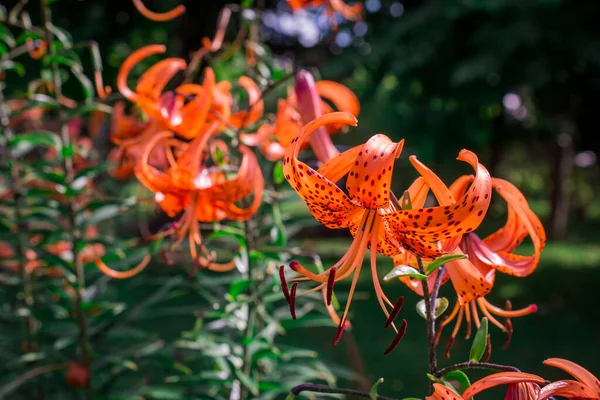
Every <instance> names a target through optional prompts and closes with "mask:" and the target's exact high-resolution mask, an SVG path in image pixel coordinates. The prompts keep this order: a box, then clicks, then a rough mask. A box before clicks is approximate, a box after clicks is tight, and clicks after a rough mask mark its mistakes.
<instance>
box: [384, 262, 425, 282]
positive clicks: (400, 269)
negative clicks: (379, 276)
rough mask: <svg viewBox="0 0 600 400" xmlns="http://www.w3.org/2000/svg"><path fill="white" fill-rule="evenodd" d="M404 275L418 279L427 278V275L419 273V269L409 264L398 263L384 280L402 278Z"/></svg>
mask: <svg viewBox="0 0 600 400" xmlns="http://www.w3.org/2000/svg"><path fill="white" fill-rule="evenodd" d="M403 276H408V277H411V278H416V279H420V280H423V279H427V275H423V274H421V273H419V271H417V270H416V269H414V268H413V267H409V266H408V265H398V266H397V267H394V269H393V270H391V271H390V272H388V273H387V274H386V275H385V276H384V277H383V280H384V281H386V282H387V281H389V280H391V279H394V278H400V277H403Z"/></svg>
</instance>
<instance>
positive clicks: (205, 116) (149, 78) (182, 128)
mask: <svg viewBox="0 0 600 400" xmlns="http://www.w3.org/2000/svg"><path fill="white" fill-rule="evenodd" d="M165 51H166V48H165V46H162V45H149V46H145V47H142V48H141V49H138V50H137V51H135V52H133V53H132V54H131V55H130V56H129V57H128V58H127V59H126V60H125V61H124V62H123V65H122V66H121V69H120V70H119V75H118V78H117V86H118V88H119V91H120V92H121V93H122V94H123V96H125V97H126V98H127V99H129V100H130V101H132V102H135V103H136V104H138V105H139V106H140V108H141V109H142V110H143V111H144V112H145V113H146V114H148V116H149V117H150V118H151V119H154V120H157V121H162V122H163V123H164V125H165V126H166V128H167V129H170V130H172V131H174V132H176V133H177V134H178V135H179V136H181V137H184V138H186V139H193V138H195V137H196V136H197V135H198V134H199V133H200V132H201V131H202V130H203V129H204V128H205V127H206V126H207V125H208V124H209V123H211V122H212V121H214V120H220V121H221V122H222V123H223V125H222V126H223V127H224V128H225V127H233V128H234V129H241V128H244V127H246V126H248V125H251V124H254V123H256V122H257V121H258V120H259V119H260V118H261V117H262V114H263V108H264V104H263V101H262V98H261V92H260V89H259V88H258V86H257V85H256V83H255V82H254V81H253V80H252V79H250V78H248V77H246V76H242V77H240V79H239V80H238V83H239V85H240V86H241V87H242V88H243V89H244V90H245V91H246V92H247V93H248V98H249V103H250V109H249V110H248V111H239V112H236V113H233V114H232V112H231V107H232V102H233V97H232V95H231V93H230V90H231V83H229V82H227V81H221V82H219V83H217V82H216V78H215V74H214V72H213V70H212V69H211V68H206V69H205V73H204V82H203V84H202V85H198V84H193V83H187V84H183V85H180V86H178V87H177V88H176V89H175V90H173V91H166V92H164V89H165V86H166V85H167V84H168V83H169V81H170V80H171V79H172V78H173V77H174V76H175V74H176V73H177V72H178V71H181V70H185V69H186V68H187V64H186V62H185V61H184V60H183V59H180V58H167V59H164V60H162V61H159V62H158V63H156V64H154V65H153V66H152V67H150V68H149V69H148V70H147V71H146V72H144V73H143V74H142V76H141V77H140V79H139V80H138V84H137V86H136V89H135V91H133V90H131V89H130V88H129V87H128V86H127V77H128V76H129V72H130V71H131V69H132V68H133V67H134V66H135V65H136V64H137V63H139V62H140V61H141V60H142V59H144V58H146V57H148V56H150V55H154V54H160V53H164V52H165Z"/></svg>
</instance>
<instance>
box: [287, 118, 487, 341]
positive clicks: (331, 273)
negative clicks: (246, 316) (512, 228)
mask: <svg viewBox="0 0 600 400" xmlns="http://www.w3.org/2000/svg"><path fill="white" fill-rule="evenodd" d="M329 123H343V124H347V125H356V118H355V117H354V116H352V115H351V114H349V113H340V112H338V113H330V114H326V115H323V116H321V117H319V118H317V119H315V120H314V121H312V122H310V123H309V124H307V125H306V126H305V127H304V128H303V129H302V131H301V133H300V135H299V136H298V137H296V138H295V139H293V140H292V144H291V145H290V146H289V147H288V148H287V150H286V154H285V157H284V160H283V171H284V175H285V178H286V179H287V180H288V182H289V183H290V184H291V185H292V187H293V188H294V190H295V191H296V192H297V193H298V194H299V195H300V197H302V199H303V200H304V201H305V202H306V204H307V205H308V207H309V209H310V211H311V213H312V215H313V216H314V217H315V218H316V219H317V220H318V221H319V222H320V223H322V224H323V225H325V226H327V227H328V228H332V229H340V228H349V229H350V232H351V234H352V236H353V237H354V241H353V242H352V245H351V246H350V248H349V249H348V252H347V253H346V254H345V255H344V257H342V259H341V260H340V261H339V262H338V263H336V264H335V265H334V266H333V267H331V268H329V269H328V270H326V271H325V272H323V273H320V274H315V273H312V272H310V271H308V270H307V269H306V268H304V267H303V266H302V265H300V263H298V262H295V261H294V262H292V263H291V264H290V267H291V268H292V269H293V270H294V271H296V272H298V273H300V274H301V275H302V277H301V278H295V279H293V281H294V282H295V283H294V286H292V291H291V293H288V292H287V284H286V283H285V276H284V275H283V274H282V275H281V278H282V284H283V287H284V293H285V294H286V298H287V299H288V302H290V308H291V310H292V316H294V304H295V290H296V289H295V288H296V285H297V281H305V280H312V281H315V282H317V283H319V285H318V286H316V287H315V288H313V289H310V290H308V291H307V292H304V293H302V294H306V293H311V292H314V291H316V290H321V289H324V288H326V290H327V296H326V297H327V299H328V301H327V302H326V303H327V304H328V305H329V304H330V303H331V293H332V290H333V285H334V283H335V282H336V281H339V280H341V279H345V278H347V277H349V276H350V275H354V276H353V279H352V285H351V288H350V294H349V297H348V301H347V303H346V307H345V310H344V313H343V315H342V317H341V319H340V323H339V326H338V333H337V335H336V338H335V340H334V344H336V343H337V342H338V341H339V339H340V337H341V334H342V333H343V330H344V328H345V327H346V319H347V314H348V310H349V307H350V304H351V301H352V296H353V294H354V290H355V288H356V284H357V282H358V276H359V274H360V270H361V268H362V262H363V259H364V255H365V253H366V250H367V248H369V247H370V248H371V270H372V275H373V284H374V286H375V293H376V295H377V299H378V301H379V304H380V306H381V308H382V310H383V312H384V314H385V315H386V316H387V317H388V321H387V322H386V325H391V324H392V320H393V319H394V318H395V316H396V315H397V312H398V311H399V305H398V304H399V303H401V301H400V302H397V303H396V305H394V304H393V303H392V302H390V301H389V299H388V298H387V297H386V296H385V294H384V293H383V290H382V288H381V285H380V284H379V279H378V276H377V270H376V264H375V256H376V254H377V253H378V252H379V253H382V254H384V255H387V256H393V255H396V254H398V253H399V252H401V251H404V250H409V251H412V252H415V253H417V254H419V255H420V256H422V257H429V258H433V257H437V256H439V255H441V254H444V253H446V252H448V251H452V250H453V248H450V247H449V246H447V245H445V243H448V244H451V243H454V246H456V245H458V242H456V241H455V240H453V238H454V237H456V236H459V235H460V234H461V231H471V230H473V229H475V228H476V227H477V226H479V224H480V222H481V220H482V219H483V213H485V211H486V210H487V207H488V206H489V194H490V192H491V182H490V177H489V174H488V172H487V170H486V169H485V168H484V167H483V166H482V165H481V164H479V163H478V161H477V157H476V156H475V155H474V154H473V153H471V152H469V151H467V150H463V152H461V154H460V156H459V159H460V160H464V161H466V162H468V163H469V164H470V165H471V166H472V167H473V168H474V169H475V170H476V171H477V175H476V178H475V180H474V181H473V184H472V185H471V188H470V190H469V191H468V193H467V194H466V195H465V198H467V197H466V196H469V197H470V199H476V200H475V201H474V202H473V201H472V200H471V201H469V203H468V204H467V200H465V198H461V199H459V200H458V201H457V202H456V206H455V207H454V213H455V215H456V216H457V217H456V221H457V222H456V223H455V222H454V220H451V221H449V219H448V218H447V215H446V214H444V209H443V207H431V208H422V209H418V210H408V211H402V210H395V209H394V208H393V206H392V200H393V197H392V193H391V190H390V184H391V177H392V168H393V164H394V160H395V159H396V158H397V157H398V156H399V155H400V152H401V151H402V147H403V143H404V142H403V141H400V142H399V143H394V142H392V141H391V140H390V139H389V138H388V137H387V136H385V135H382V134H379V135H375V136H373V137H372V138H371V139H369V140H368V141H367V142H366V143H365V144H363V145H360V146H357V147H355V148H352V149H350V150H347V151H346V152H344V153H342V154H340V155H339V156H337V157H335V158H333V159H331V160H329V161H328V162H326V163H325V164H323V165H322V166H321V167H320V168H319V169H318V170H317V171H315V170H314V169H312V168H311V167H309V166H308V165H306V164H305V163H303V162H301V161H299V160H298V153H299V150H300V147H301V145H302V143H303V142H304V141H305V140H306V139H307V138H308V137H309V136H310V135H311V134H312V133H313V132H315V131H316V130H317V129H319V128H321V127H323V126H325V125H327V124H329ZM346 175H347V176H348V179H347V184H346V187H347V190H348V195H347V194H345V193H344V192H343V191H342V189H341V188H339V187H338V186H337V185H336V184H335V182H337V181H339V180H340V179H342V178H343V177H344V176H346ZM461 203H462V204H461ZM471 205H474V207H473V208H471V209H470V207H471ZM429 217H431V218H429ZM417 221H418V222H417ZM409 223H410V227H409V225H408V224H409ZM438 241H443V245H439V244H437V243H436V242H438ZM388 306H389V307H390V308H392V311H391V312H388V310H387V307H388ZM403 326H404V328H405V325H404V324H403ZM400 333H403V329H400V332H399V333H398V335H400ZM400 338H401V336H400ZM397 339H398V337H397ZM398 341H399V339H398ZM395 342H396V344H397V341H396V340H395ZM388 350H391V349H388Z"/></svg>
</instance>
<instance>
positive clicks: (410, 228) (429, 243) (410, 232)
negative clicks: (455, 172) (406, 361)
mask: <svg viewBox="0 0 600 400" xmlns="http://www.w3.org/2000/svg"><path fill="white" fill-rule="evenodd" d="M458 159H459V160H461V161H465V162H467V163H469V164H470V165H471V166H472V167H473V168H474V169H475V170H476V175H475V179H474V180H473V182H472V184H471V186H470V188H469V190H468V191H467V192H466V193H465V194H464V195H463V196H462V197H461V198H459V199H458V200H456V203H453V205H446V206H437V207H428V208H419V209H412V210H403V211H396V212H393V213H390V214H387V215H386V216H385V218H386V220H387V223H389V226H390V229H391V231H392V232H393V235H394V238H395V239H396V240H397V241H398V242H399V244H400V245H402V246H403V247H404V248H405V249H407V250H410V251H412V252H413V253H415V254H416V255H418V256H420V257H423V258H435V257H439V256H440V255H442V254H444V253H446V252H448V251H450V250H451V246H444V247H442V246H441V245H440V244H439V243H437V242H438V241H440V240H447V239H453V240H454V243H455V245H458V242H457V241H456V240H455V239H456V237H459V236H460V235H463V234H464V233H466V232H471V231H472V230H474V229H475V228H477V227H478V226H479V224H480V223H481V221H482V220H483V218H484V216H485V212H486V211H487V209H488V207H489V204H490V197H491V196H490V195H491V190H492V184H491V178H490V175H489V173H488V171H487V169H485V167H484V166H483V165H481V164H479V162H478V160H477V156H476V155H475V154H474V153H472V152H470V151H468V150H463V151H461V152H460V154H459V156H458Z"/></svg>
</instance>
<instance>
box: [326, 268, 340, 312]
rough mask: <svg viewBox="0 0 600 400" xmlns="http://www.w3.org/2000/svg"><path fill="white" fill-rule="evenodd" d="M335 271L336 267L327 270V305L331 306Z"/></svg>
mask: <svg viewBox="0 0 600 400" xmlns="http://www.w3.org/2000/svg"><path fill="white" fill-rule="evenodd" d="M336 271H337V268H336V267H331V269H330V270H329V277H328V278H327V296H326V299H327V305H328V306H330V305H331V297H332V296H333V284H334V283H335V272H336Z"/></svg>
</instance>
